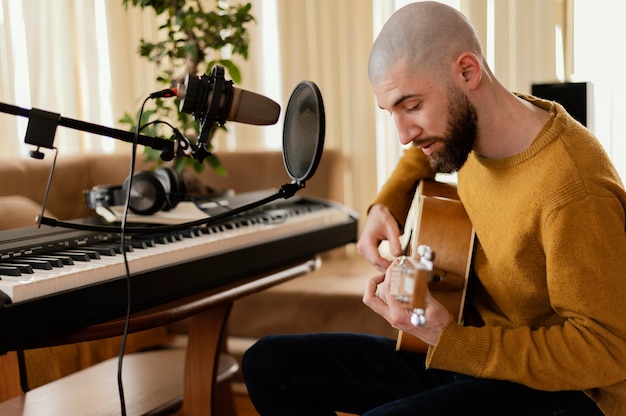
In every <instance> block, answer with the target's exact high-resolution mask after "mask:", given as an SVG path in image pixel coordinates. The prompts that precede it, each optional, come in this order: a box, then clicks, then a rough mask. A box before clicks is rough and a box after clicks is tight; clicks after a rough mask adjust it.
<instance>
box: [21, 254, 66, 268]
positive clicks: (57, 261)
mask: <svg viewBox="0 0 626 416" xmlns="http://www.w3.org/2000/svg"><path fill="white" fill-rule="evenodd" d="M26 258H28V259H33V260H42V261H47V262H48V263H50V265H51V266H52V267H63V261H61V259H58V258H55V257H47V256H28V257H26Z"/></svg>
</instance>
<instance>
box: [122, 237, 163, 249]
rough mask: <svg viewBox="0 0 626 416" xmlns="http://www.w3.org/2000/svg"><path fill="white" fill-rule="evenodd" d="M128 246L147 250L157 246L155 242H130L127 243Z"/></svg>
mask: <svg viewBox="0 0 626 416" xmlns="http://www.w3.org/2000/svg"><path fill="white" fill-rule="evenodd" d="M126 244H127V245H129V246H131V247H133V248H139V249H146V248H148V247H154V246H155V245H156V244H155V242H154V240H148V239H146V240H129V241H127V242H126Z"/></svg>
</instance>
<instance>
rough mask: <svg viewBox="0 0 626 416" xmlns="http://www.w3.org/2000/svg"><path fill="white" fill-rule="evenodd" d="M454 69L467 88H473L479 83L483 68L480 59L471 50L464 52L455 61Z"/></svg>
mask: <svg viewBox="0 0 626 416" xmlns="http://www.w3.org/2000/svg"><path fill="white" fill-rule="evenodd" d="M455 70H456V71H457V73H458V75H460V76H461V77H462V78H463V82H464V83H465V84H466V86H467V88H469V89H470V90H473V89H475V88H477V87H478V86H479V85H480V80H481V79H482V76H483V69H482V66H481V64H480V60H479V59H478V58H477V57H476V55H474V54H473V53H471V52H464V53H462V54H461V55H459V57H458V58H457V60H456V62H455Z"/></svg>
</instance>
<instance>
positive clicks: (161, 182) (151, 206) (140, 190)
mask: <svg viewBox="0 0 626 416" xmlns="http://www.w3.org/2000/svg"><path fill="white" fill-rule="evenodd" d="M128 183H129V180H128V179H126V181H125V182H124V185H123V187H122V188H123V192H124V193H125V194H126V192H128ZM169 189H170V184H169V179H167V178H166V177H164V175H162V174H161V175H159V174H157V173H156V172H152V171H141V172H137V173H135V174H134V175H133V184H132V189H131V192H130V201H129V204H128V206H129V208H130V210H131V211H133V212H134V213H135V214H139V215H151V214H154V213H155V212H157V211H159V210H161V209H165V207H166V206H167V205H169V203H168V193H169Z"/></svg>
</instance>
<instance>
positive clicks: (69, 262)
mask: <svg viewBox="0 0 626 416" xmlns="http://www.w3.org/2000/svg"><path fill="white" fill-rule="evenodd" d="M36 258H41V259H45V260H47V259H54V260H60V261H61V263H62V265H63V266H73V265H74V260H72V259H71V257H69V256H62V255H60V254H59V255H52V254H46V255H39V254H38V255H37V257H36Z"/></svg>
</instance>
